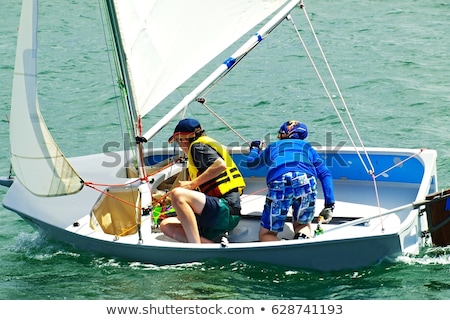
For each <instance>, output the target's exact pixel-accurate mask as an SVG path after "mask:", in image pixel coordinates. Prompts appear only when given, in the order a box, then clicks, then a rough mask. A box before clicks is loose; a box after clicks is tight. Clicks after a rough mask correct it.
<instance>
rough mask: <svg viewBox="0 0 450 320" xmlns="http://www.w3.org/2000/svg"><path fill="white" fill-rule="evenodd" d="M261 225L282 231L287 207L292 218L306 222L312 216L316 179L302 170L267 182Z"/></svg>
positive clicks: (314, 203) (315, 195)
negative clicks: (290, 211) (290, 210)
mask: <svg viewBox="0 0 450 320" xmlns="http://www.w3.org/2000/svg"><path fill="white" fill-rule="evenodd" d="M267 188H268V192H267V196H266V203H265V204H264V210H263V213H262V216H261V226H262V227H263V228H265V229H268V230H270V231H273V232H282V231H283V228H284V223H285V222H286V217H287V214H288V211H289V209H290V208H291V207H292V219H293V220H295V221H297V222H298V223H300V224H307V223H309V222H311V221H312V220H313V218H314V211H315V205H316V197H317V190H316V189H317V188H316V179H315V178H314V177H307V176H306V174H304V173H302V172H288V173H286V174H283V175H282V176H280V177H278V178H277V179H276V180H274V181H272V182H271V183H269V185H268V186H267Z"/></svg>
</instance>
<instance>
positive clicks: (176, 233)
mask: <svg viewBox="0 0 450 320" xmlns="http://www.w3.org/2000/svg"><path fill="white" fill-rule="evenodd" d="M171 200H172V205H173V207H174V209H175V212H176V213H177V220H178V223H175V222H174V221H171V220H169V221H168V222H167V223H166V224H162V228H161V230H162V231H163V232H164V230H166V231H167V232H168V233H167V234H168V235H169V236H170V237H171V238H174V239H177V240H178V239H180V240H179V241H185V242H191V243H201V237H200V234H199V232H198V225H197V219H196V216H195V215H196V214H197V215H199V214H201V212H202V211H203V208H204V207H205V203H206V196H205V195H204V194H203V193H201V192H197V191H193V190H188V189H184V188H180V187H178V188H175V189H173V191H172V194H171ZM165 220H166V219H165ZM163 222H164V221H163ZM169 225H170V227H169ZM166 227H167V228H166ZM169 228H170V229H169ZM164 233H165V234H166V232H164Z"/></svg>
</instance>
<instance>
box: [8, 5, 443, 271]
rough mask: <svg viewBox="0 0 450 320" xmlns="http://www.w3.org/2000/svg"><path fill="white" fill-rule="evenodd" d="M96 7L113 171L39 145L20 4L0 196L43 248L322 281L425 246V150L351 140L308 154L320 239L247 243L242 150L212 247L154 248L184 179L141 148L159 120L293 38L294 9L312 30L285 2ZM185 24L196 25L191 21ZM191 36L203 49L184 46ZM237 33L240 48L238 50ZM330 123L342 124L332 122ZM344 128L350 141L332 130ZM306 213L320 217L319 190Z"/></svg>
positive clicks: (166, 243) (249, 213) (26, 26)
mask: <svg viewBox="0 0 450 320" xmlns="http://www.w3.org/2000/svg"><path fill="white" fill-rule="evenodd" d="M101 2H102V3H103V5H102V9H104V14H105V17H106V21H107V23H106V24H105V25H106V29H107V34H111V35H112V39H111V43H113V44H114V48H115V50H114V52H113V58H114V59H113V60H114V62H115V65H116V66H117V73H118V81H117V83H118V87H119V88H120V91H121V93H122V102H123V103H124V105H125V106H126V110H127V112H126V116H127V119H128V121H129V123H130V128H131V129H130V131H131V132H130V136H131V137H132V139H131V145H132V147H131V148H129V149H127V150H124V151H123V156H121V157H120V164H119V165H116V166H114V167H111V166H104V165H102V164H104V163H108V161H110V158H108V155H107V154H103V153H101V154H91V155H84V156H78V157H72V158H66V157H65V156H64V154H63V151H62V150H64V147H63V146H61V147H60V146H58V145H57V144H56V142H55V140H54V139H53V138H52V135H51V132H50V130H49V129H48V128H47V126H46V124H45V121H44V118H43V116H42V114H41V112H40V107H39V102H38V101H39V99H38V90H37V75H38V71H37V57H38V55H37V54H38V48H37V28H38V0H24V1H23V5H22V12H21V19H20V27H19V31H18V32H19V33H18V41H17V52H16V61H15V71H14V79H13V92H12V99H11V112H10V152H11V157H10V159H11V164H12V173H11V175H10V176H8V177H5V178H2V180H1V181H0V182H1V184H2V185H4V186H6V187H8V191H7V193H6V195H5V197H4V199H3V206H4V207H5V208H7V209H9V210H11V211H12V212H14V213H15V214H17V215H19V216H20V217H21V218H23V219H24V220H26V221H27V222H29V223H30V224H31V225H32V226H34V227H36V228H37V229H38V230H39V231H40V232H42V233H43V234H45V235H46V236H48V237H49V238H51V239H55V240H57V241H61V242H64V243H67V244H70V245H73V246H75V247H77V248H79V249H80V250H86V251H89V252H95V254H99V255H102V256H108V257H115V258H117V259H124V260H127V261H139V262H143V263H150V264H155V265H170V264H180V263H189V262H196V261H205V260H208V259H227V260H231V261H236V260H241V261H247V262H255V263H270V264H278V265H282V266H286V267H290V268H306V269H314V270H322V271H331V270H343V269H354V268H359V267H364V266H369V265H373V264H377V263H379V262H380V261H383V260H385V259H387V258H391V257H396V256H399V255H403V254H418V253H419V252H420V250H421V248H423V247H424V246H427V245H430V243H431V242H430V241H432V240H431V239H432V238H433V237H432V234H431V231H430V230H431V227H432V226H431V225H430V222H429V220H431V219H430V214H429V212H430V210H428V209H429V207H430V206H429V203H430V202H431V201H434V199H436V198H439V199H442V198H443V197H445V196H441V195H440V194H439V192H438V184H437V170H436V158H437V153H436V151H435V150H431V149H402V148H379V147H376V148H375V147H365V146H364V145H363V144H362V141H360V142H358V143H353V146H350V147H340V148H336V147H335V146H327V147H323V148H320V149H319V150H318V151H319V153H320V154H321V155H322V156H323V157H324V158H326V159H327V163H328V164H329V165H328V166H329V168H330V170H331V172H332V175H333V179H334V185H335V197H336V209H335V212H334V213H333V216H334V217H333V220H332V221H331V223H330V224H327V225H322V228H323V229H322V231H323V232H322V234H320V235H316V236H315V237H312V238H310V239H302V240H291V239H293V230H292V225H291V224H290V223H286V226H285V229H284V230H283V232H282V233H281V234H279V237H280V238H282V239H286V240H284V241H273V242H260V241H258V231H259V218H260V215H261V211H262V209H263V205H264V201H265V194H266V191H265V187H266V186H265V174H266V172H265V170H262V169H261V170H256V171H255V170H249V168H247V167H246V157H247V154H248V153H249V144H248V142H247V143H243V144H242V145H239V146H233V147H229V148H228V149H229V152H230V154H231V155H232V157H233V159H234V160H235V163H236V164H238V165H239V169H240V170H241V172H242V174H243V175H244V178H245V181H246V189H245V192H244V194H243V195H242V196H241V201H242V216H241V220H240V222H239V224H238V226H237V227H236V228H235V229H233V230H232V231H231V232H230V233H229V234H228V235H227V236H226V238H225V239H224V240H226V241H221V242H220V243H212V244H192V243H182V242H177V241H175V240H173V239H170V238H168V237H166V236H165V235H164V234H163V233H161V232H160V230H159V228H158V221H159V219H160V218H161V217H162V216H163V215H168V214H176V212H173V210H170V197H167V194H168V190H171V189H172V188H174V187H176V185H177V181H178V180H179V179H186V177H185V173H186V167H185V163H184V162H183V161H182V160H183V158H184V155H183V153H182V151H181V149H179V148H177V147H176V148H174V147H170V146H167V147H161V148H146V147H145V146H146V145H149V144H146V142H148V141H151V140H152V139H153V138H154V137H155V136H156V135H157V134H158V133H159V132H160V131H161V130H162V129H163V128H164V127H165V126H167V125H168V124H169V123H170V122H171V121H172V120H173V119H181V116H182V115H183V114H184V112H185V111H186V109H187V108H188V107H189V105H190V104H191V103H192V102H196V103H198V102H200V103H204V101H205V100H204V97H205V95H206V94H207V93H208V92H209V90H213V87H214V86H216V85H220V83H219V82H220V81H219V80H220V79H222V78H223V77H226V76H227V75H228V74H229V73H230V72H232V71H233V68H234V67H235V66H236V65H237V64H238V63H239V65H240V67H241V66H243V65H244V63H245V58H246V56H247V54H248V53H249V52H250V51H252V50H256V49H257V48H258V44H259V43H260V42H262V41H263V40H265V39H266V37H268V36H269V35H270V34H271V32H272V31H273V30H274V29H275V28H277V27H278V26H280V25H281V24H283V23H291V24H293V26H294V28H293V29H294V33H293V34H294V35H299V32H298V28H296V26H295V23H294V22H293V21H292V16H291V14H292V12H293V11H294V10H295V11H296V12H297V11H298V12H300V13H305V14H304V16H305V19H306V21H307V22H308V23H309V25H311V27H312V24H311V23H310V20H309V19H308V14H307V12H306V7H305V5H304V3H303V1H298V0H246V1H242V0H225V1H223V0H215V1H204V0H179V1H177V0H173V1H171V0H162V1H159V0H152V1H148V0H145V1H144V0H142V1H139V0H135V1H130V0H102V1H101ZM174 8H176V10H174ZM194 13H195V14H194ZM199 15H200V16H201V17H202V18H201V19H193V18H192V17H193V16H199ZM169 16H170V17H171V18H170V19H167V17H169ZM168 20H170V24H169V23H168ZM161 30H163V31H164V34H161ZM180 30H183V33H182V34H180ZM255 30H256V31H255ZM312 32H313V34H314V30H313V29H312ZM248 34H250V36H248ZM191 35H195V36H196V39H203V40H202V41H201V42H200V43H199V42H193V41H194V40H193V39H192V38H191ZM246 35H247V37H249V38H248V40H246V41H245V40H244V41H243V40H241V39H242V37H245V36H246ZM300 39H301V37H300ZM239 41H240V42H239ZM236 43H238V44H239V43H241V45H240V46H239V45H237V49H236V51H235V52H234V53H232V54H231V55H230V56H229V58H227V59H226V60H225V61H224V62H223V63H220V64H219V66H218V67H217V68H216V69H215V70H214V71H213V72H212V73H210V74H209V75H207V76H206V77H205V78H204V80H203V81H199V83H198V85H196V86H195V87H194V89H193V90H192V91H191V92H190V93H188V94H187V95H185V96H183V97H182V99H181V100H180V101H178V103H176V104H174V106H172V107H171V108H170V109H168V110H166V112H165V113H164V115H163V116H162V117H160V119H158V120H157V121H155V123H154V124H152V125H151V126H150V127H149V128H144V125H143V123H144V122H143V119H144V117H149V116H151V115H152V111H153V110H154V108H155V107H156V106H158V105H159V104H160V103H161V102H162V101H164V100H165V99H166V98H167V97H168V96H169V95H170V94H171V93H172V92H173V91H174V90H176V89H177V88H178V87H179V86H181V85H182V84H183V83H184V82H185V81H187V80H188V79H190V78H191V77H193V76H194V75H196V74H197V72H198V71H199V70H201V69H202V68H203V67H204V66H205V65H207V64H208V63H210V62H211V61H214V59H215V58H216V57H217V56H218V55H219V54H220V53H222V52H223V51H224V50H225V49H227V48H228V47H230V46H232V45H236ZM306 52H307V53H308V51H306ZM330 71H331V70H330ZM319 79H321V76H320V75H319ZM41 85H45V84H41ZM330 100H331V102H332V103H333V101H334V99H333V98H331V99H330ZM211 113H212V114H213V115H216V114H215V112H214V111H213V110H211ZM255 117H257V115H255ZM337 117H338V118H339V119H340V120H341V121H342V122H343V124H344V121H343V119H342V118H341V115H340V112H337ZM344 129H346V130H345V131H347V133H348V134H349V135H350V132H349V131H348V130H347V127H346V126H345V125H344ZM359 140H360V139H359ZM351 141H355V139H352V140H351ZM221 142H222V143H223V144H224V145H227V143H226V141H221ZM318 189H320V188H318ZM435 193H437V194H436V195H434V196H432V197H430V194H435ZM316 206H317V207H318V208H320V207H323V195H321V194H320V192H319V198H318V200H317V205H316ZM425 213H426V214H425ZM316 215H317V213H316ZM316 224H319V222H318V221H317V220H314V226H315V225H316ZM430 226H431V227H430Z"/></svg>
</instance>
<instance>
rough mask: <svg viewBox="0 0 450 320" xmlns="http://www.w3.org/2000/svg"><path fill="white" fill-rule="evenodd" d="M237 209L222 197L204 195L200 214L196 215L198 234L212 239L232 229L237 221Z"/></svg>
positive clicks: (238, 217)
mask: <svg viewBox="0 0 450 320" xmlns="http://www.w3.org/2000/svg"><path fill="white" fill-rule="evenodd" d="M239 212H240V211H239V209H237V208H234V207H232V206H230V205H229V204H228V201H227V200H225V199H223V198H217V197H211V196H206V203H205V207H204V208H203V211H202V214H201V215H196V217H197V224H198V229H199V232H200V235H201V236H202V237H205V238H207V239H209V240H212V241H219V240H220V239H216V238H217V237H220V236H221V235H222V234H223V233H225V232H227V231H231V230H233V229H234V228H235V227H236V226H237V224H238V223H239V220H240V216H239Z"/></svg>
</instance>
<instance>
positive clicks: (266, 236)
mask: <svg viewBox="0 0 450 320" xmlns="http://www.w3.org/2000/svg"><path fill="white" fill-rule="evenodd" d="M279 240H280V239H278V237H277V232H273V231H270V230H268V229H266V228H263V227H259V241H279Z"/></svg>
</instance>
